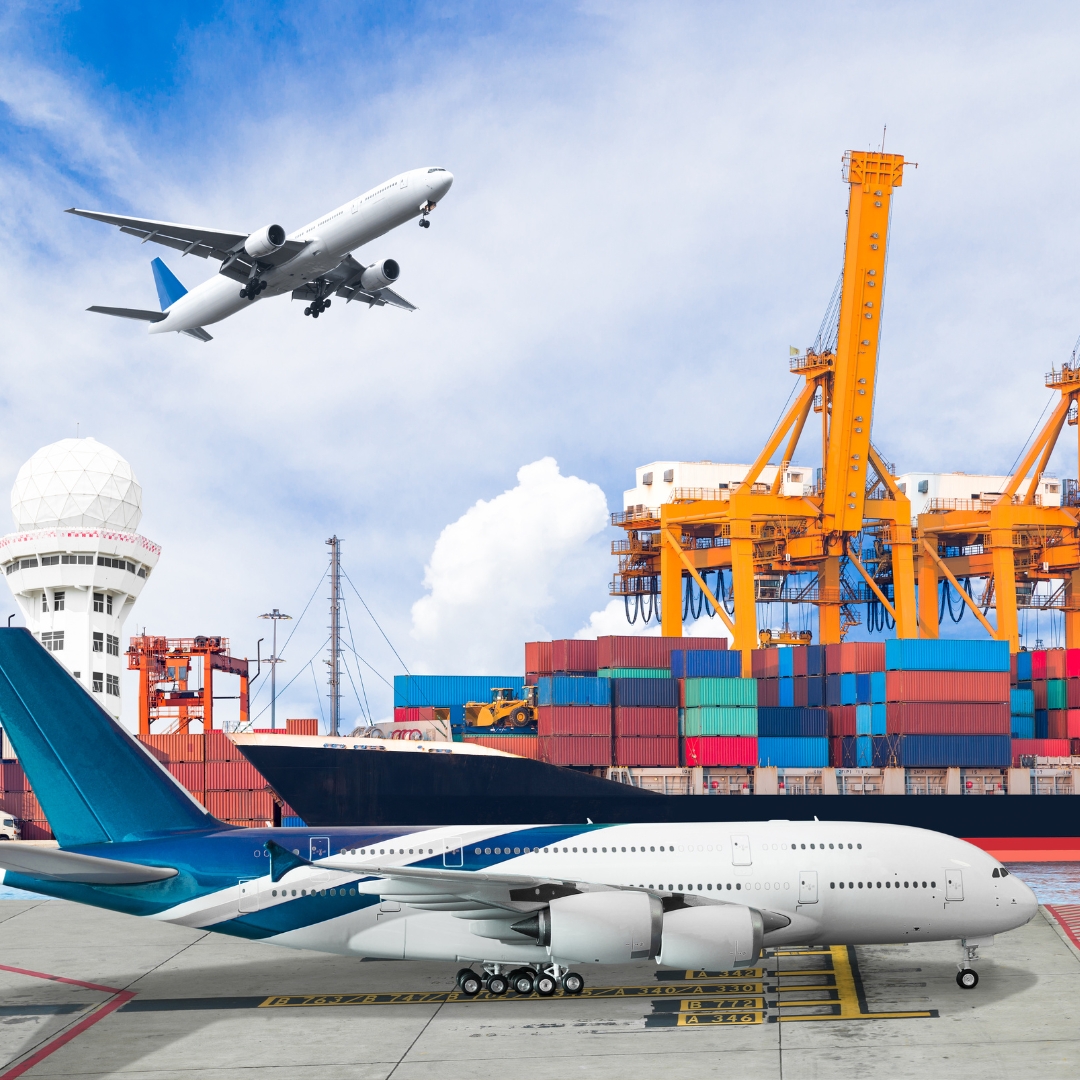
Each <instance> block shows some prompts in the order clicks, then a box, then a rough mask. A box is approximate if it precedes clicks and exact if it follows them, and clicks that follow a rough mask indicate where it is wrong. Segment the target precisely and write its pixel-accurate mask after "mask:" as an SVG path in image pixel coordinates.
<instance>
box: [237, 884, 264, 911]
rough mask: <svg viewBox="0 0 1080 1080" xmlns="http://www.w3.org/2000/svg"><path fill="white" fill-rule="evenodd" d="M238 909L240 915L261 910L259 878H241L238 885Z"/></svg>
mask: <svg viewBox="0 0 1080 1080" xmlns="http://www.w3.org/2000/svg"><path fill="white" fill-rule="evenodd" d="M236 891H237V901H238V903H237V908H238V909H239V911H240V913H241V914H243V913H244V912H245V911H258V910H259V882H258V879H257V878H241V879H240V880H239V881H238V882H237V885H236Z"/></svg>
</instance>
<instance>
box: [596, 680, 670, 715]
mask: <svg viewBox="0 0 1080 1080" xmlns="http://www.w3.org/2000/svg"><path fill="white" fill-rule="evenodd" d="M611 701H612V703H613V704H615V705H623V706H627V707H632V708H640V707H655V708H663V709H677V708H678V707H679V683H678V680H676V679H612V680H611Z"/></svg>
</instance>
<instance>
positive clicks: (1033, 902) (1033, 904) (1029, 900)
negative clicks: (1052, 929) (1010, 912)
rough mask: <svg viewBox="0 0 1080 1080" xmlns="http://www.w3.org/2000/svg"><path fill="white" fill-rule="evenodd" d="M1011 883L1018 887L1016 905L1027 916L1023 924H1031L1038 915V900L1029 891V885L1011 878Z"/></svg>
mask: <svg viewBox="0 0 1080 1080" xmlns="http://www.w3.org/2000/svg"><path fill="white" fill-rule="evenodd" d="M1013 883H1014V884H1015V885H1016V886H1017V887H1018V889H1017V891H1018V892H1019V895H1018V896H1017V897H1016V905H1017V907H1019V908H1020V910H1021V911H1022V912H1023V913H1024V914H1025V915H1026V916H1027V918H1026V919H1025V920H1024V921H1025V922H1031V920H1032V919H1034V918H1035V916H1036V915H1038V914H1039V898H1038V897H1037V896H1036V895H1035V893H1034V892H1033V891H1032V890H1031V887H1030V886H1029V885H1026V884H1025V883H1024V882H1022V881H1020V880H1018V879H1017V878H1013Z"/></svg>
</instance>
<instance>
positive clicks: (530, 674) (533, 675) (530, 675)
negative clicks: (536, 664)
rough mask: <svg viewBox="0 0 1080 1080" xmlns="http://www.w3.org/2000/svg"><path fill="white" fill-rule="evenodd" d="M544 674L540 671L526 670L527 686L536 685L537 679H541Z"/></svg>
mask: <svg viewBox="0 0 1080 1080" xmlns="http://www.w3.org/2000/svg"><path fill="white" fill-rule="evenodd" d="M542 674H543V673H542V672H539V671H526V672H525V685H526V686H535V685H536V680H537V679H539V678H540V676H541V675H542Z"/></svg>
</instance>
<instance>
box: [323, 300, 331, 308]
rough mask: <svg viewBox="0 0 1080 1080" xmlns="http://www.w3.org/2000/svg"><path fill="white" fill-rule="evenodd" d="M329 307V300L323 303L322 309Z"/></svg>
mask: <svg viewBox="0 0 1080 1080" xmlns="http://www.w3.org/2000/svg"><path fill="white" fill-rule="evenodd" d="M329 306H330V301H329V300H327V301H325V302H324V303H323V307H324V308H328V307H329Z"/></svg>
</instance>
